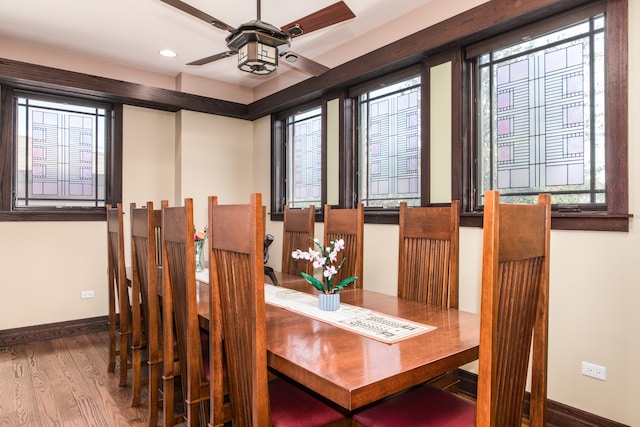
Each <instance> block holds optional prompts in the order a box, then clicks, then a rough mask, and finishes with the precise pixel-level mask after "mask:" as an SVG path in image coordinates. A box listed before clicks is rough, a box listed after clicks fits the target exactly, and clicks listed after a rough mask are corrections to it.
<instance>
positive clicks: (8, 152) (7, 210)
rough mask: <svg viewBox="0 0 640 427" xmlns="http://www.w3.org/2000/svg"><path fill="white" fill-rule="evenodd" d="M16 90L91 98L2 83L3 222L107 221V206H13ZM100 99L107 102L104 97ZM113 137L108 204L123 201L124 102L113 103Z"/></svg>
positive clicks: (0, 202)
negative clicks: (53, 207)
mask: <svg viewBox="0 0 640 427" xmlns="http://www.w3.org/2000/svg"><path fill="white" fill-rule="evenodd" d="M16 90H29V91H30V92H32V93H35V94H43V95H57V96H62V97H65V98H71V99H73V98H75V99H78V100H87V99H90V98H87V97H86V96H85V97H83V96H78V95H77V94H73V93H65V92H63V91H38V90H34V89H32V88H28V87H20V86H12V85H2V86H1V87H0V159H2V161H1V162H0V221H104V220H106V211H105V209H104V208H68V209H64V208H63V209H50V208H42V207H37V208H28V207H21V208H19V209H14V208H13V202H12V195H13V191H14V176H15V162H14V156H15V133H14V132H15V130H14V121H15V114H16V111H15V105H14V102H13V99H14V93H15V91H16ZM98 102H102V103H104V102H105V99H100V100H98ZM111 114H112V117H111V120H110V123H111V129H110V130H109V133H110V135H111V138H110V140H109V141H107V143H106V148H105V156H106V163H107V164H106V169H105V196H106V197H105V199H106V203H107V204H115V203H118V202H120V201H121V200H122V115H123V106H122V104H121V103H112V109H111Z"/></svg>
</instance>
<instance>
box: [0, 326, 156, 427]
mask: <svg viewBox="0 0 640 427" xmlns="http://www.w3.org/2000/svg"><path fill="white" fill-rule="evenodd" d="M107 339H108V335H107V332H93V333H88V334H84V335H76V336H70V337H63V338H55V339H50V340H46V341H36V342H31V343H26V344H19V345H15V346H9V347H3V348H2V349H0V426H1V427H13V426H29V427H32V426H43V427H44V426H64V427H66V426H79V427H80V426H92V427H93V426H96V427H102V426H104V427H113V426H118V427H119V426H146V425H147V411H148V406H147V394H146V390H144V389H143V395H142V398H141V399H142V403H141V404H140V406H138V407H137V408H132V407H131V386H130V384H131V380H130V379H129V381H128V384H129V385H128V386H126V387H119V386H118V377H117V376H116V375H115V374H113V373H108V372H107V361H108V353H107V345H106V343H107Z"/></svg>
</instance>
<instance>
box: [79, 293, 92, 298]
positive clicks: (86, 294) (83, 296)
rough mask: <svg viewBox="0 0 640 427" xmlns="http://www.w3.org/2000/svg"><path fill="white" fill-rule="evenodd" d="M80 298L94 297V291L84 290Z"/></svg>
mask: <svg viewBox="0 0 640 427" xmlns="http://www.w3.org/2000/svg"><path fill="white" fill-rule="evenodd" d="M80 298H83V299H84V298H93V291H82V292H80Z"/></svg>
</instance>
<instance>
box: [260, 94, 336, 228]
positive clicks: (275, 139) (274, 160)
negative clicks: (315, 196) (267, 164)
mask: <svg viewBox="0 0 640 427" xmlns="http://www.w3.org/2000/svg"><path fill="white" fill-rule="evenodd" d="M318 107H319V108H320V109H321V116H322V118H321V123H322V124H321V132H322V136H321V149H322V154H321V159H322V160H321V161H322V165H321V173H322V184H321V186H322V187H321V188H322V189H321V196H320V200H321V202H320V203H319V206H316V210H317V211H320V210H321V209H322V206H324V204H325V203H326V200H327V180H326V176H327V100H326V99H323V100H321V101H315V102H307V103H305V104H301V105H299V106H297V107H294V108H290V109H287V110H285V111H282V112H280V113H278V114H273V115H272V116H271V135H272V136H271V219H272V220H279V221H282V220H284V206H285V204H287V202H288V201H287V152H286V138H287V129H286V126H287V123H286V122H287V118H289V117H290V116H292V115H294V114H298V113H300V112H304V111H308V110H311V109H314V108H318Z"/></svg>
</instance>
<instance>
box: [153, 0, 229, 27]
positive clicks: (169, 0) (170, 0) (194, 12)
mask: <svg viewBox="0 0 640 427" xmlns="http://www.w3.org/2000/svg"><path fill="white" fill-rule="evenodd" d="M160 1H162V2H163V3H166V4H168V5H169V6H173V7H175V8H176V9H180V10H181V11H183V12H185V13H188V14H189V15H191V16H195V17H196V18H198V19H201V20H203V21H204V22H206V23H207V24H211V25H213V26H214V27H216V28H220V29H221V30H224V31H229V32H230V33H232V32H234V31H235V30H236V29H235V28H233V27H232V26H231V25H227V24H225V23H224V22H222V21H221V20H219V19H216V18H214V17H213V16H211V15H209V14H207V13H204V12H203V11H201V10H199V9H196V8H195V7H193V6H191V5H190V4H187V3H185V2H183V1H180V0H160Z"/></svg>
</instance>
